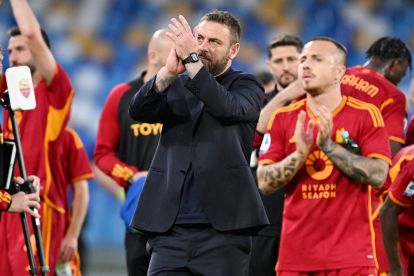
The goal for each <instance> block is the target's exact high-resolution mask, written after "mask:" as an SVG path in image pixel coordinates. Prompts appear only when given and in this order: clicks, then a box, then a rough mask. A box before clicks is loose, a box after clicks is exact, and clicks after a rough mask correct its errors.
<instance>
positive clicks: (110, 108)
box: [94, 84, 138, 187]
mask: <svg viewBox="0 0 414 276" xmlns="http://www.w3.org/2000/svg"><path fill="white" fill-rule="evenodd" d="M127 89H128V86H127V84H121V85H118V86H116V87H115V88H114V89H113V90H112V91H111V92H110V94H109V96H108V98H107V100H106V102H105V104H104V107H103V109H102V113H101V117H100V119H99V127H98V133H97V138H96V146H95V153H94V159H95V163H96V166H97V167H98V168H99V169H101V170H102V171H103V172H104V173H105V174H107V175H109V176H111V177H112V178H113V179H114V180H115V181H116V182H117V183H118V184H119V185H121V186H124V187H127V186H128V184H129V183H128V179H129V178H130V177H131V176H133V175H134V174H135V173H136V172H138V168H136V167H135V166H130V165H128V164H126V163H124V162H121V160H120V159H119V158H118V157H117V155H116V152H117V149H118V146H119V140H120V136H121V129H120V126H119V119H118V107H119V102H120V100H121V97H122V95H123V93H124V92H125V91H126V90H127Z"/></svg>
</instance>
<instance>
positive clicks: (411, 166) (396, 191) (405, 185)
mask: <svg viewBox="0 0 414 276" xmlns="http://www.w3.org/2000/svg"><path fill="white" fill-rule="evenodd" d="M413 175H414V161H409V162H407V163H406V165H405V166H404V167H403V168H401V170H400V172H399V174H398V175H397V177H396V178H395V180H394V182H392V184H391V187H390V190H389V194H388V195H389V197H390V199H391V200H392V201H393V202H394V203H395V204H397V205H399V206H401V207H410V206H412V205H413V203H414V179H413Z"/></svg>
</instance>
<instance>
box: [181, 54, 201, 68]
mask: <svg viewBox="0 0 414 276" xmlns="http://www.w3.org/2000/svg"><path fill="white" fill-rule="evenodd" d="M199 60H200V58H199V57H198V55H197V53H196V52H192V53H190V55H189V56H188V57H186V58H185V59H183V61H182V62H181V63H182V64H183V65H186V64H187V63H194V62H197V61H199Z"/></svg>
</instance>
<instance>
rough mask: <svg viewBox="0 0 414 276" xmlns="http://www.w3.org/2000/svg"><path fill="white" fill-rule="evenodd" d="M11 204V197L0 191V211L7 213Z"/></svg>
mask: <svg viewBox="0 0 414 276" xmlns="http://www.w3.org/2000/svg"><path fill="white" fill-rule="evenodd" d="M10 204H11V195H10V194H9V193H8V192H6V191H4V190H0V211H1V212H4V211H7V210H8V209H9V207H10Z"/></svg>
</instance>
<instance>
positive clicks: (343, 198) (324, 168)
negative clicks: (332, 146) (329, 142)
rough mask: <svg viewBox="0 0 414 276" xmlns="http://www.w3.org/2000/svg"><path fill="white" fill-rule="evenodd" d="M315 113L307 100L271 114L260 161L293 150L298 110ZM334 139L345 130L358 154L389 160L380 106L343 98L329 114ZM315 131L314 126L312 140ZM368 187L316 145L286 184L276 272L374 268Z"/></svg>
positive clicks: (309, 114) (309, 117)
mask: <svg viewBox="0 0 414 276" xmlns="http://www.w3.org/2000/svg"><path fill="white" fill-rule="evenodd" d="M301 110H305V111H306V113H307V116H306V120H305V125H306V124H307V122H308V121H309V120H313V121H314V122H316V118H315V116H314V115H313V114H312V112H311V111H310V110H309V109H308V108H307V106H306V100H302V101H299V102H297V103H295V104H293V105H291V106H288V107H284V108H282V109H280V110H279V111H277V112H276V113H275V114H274V117H273V119H272V121H271V124H270V129H268V131H267V133H266V134H265V136H264V139H263V143H262V146H261V149H260V163H261V164H269V163H274V162H278V161H281V160H282V159H284V158H285V157H286V156H288V155H289V154H291V153H292V152H293V151H295V149H296V146H295V139H294V131H295V126H296V121H297V117H298V114H299V112H300V111H301ZM332 114H333V131H332V139H333V140H334V141H336V142H337V143H341V142H342V135H341V134H342V132H343V131H348V133H349V136H350V137H351V138H352V139H354V140H355V141H356V142H357V143H358V145H359V147H360V151H361V155H363V156H367V157H373V158H380V159H383V160H385V161H387V162H388V163H391V160H390V159H389V156H390V148H389V142H388V139H387V135H386V131H385V128H384V122H383V120H382V117H381V114H380V112H379V110H378V109H377V108H376V107H375V106H373V105H371V104H368V103H365V102H361V101H359V100H357V99H354V98H352V97H346V96H343V100H342V103H341V105H340V106H339V107H338V108H337V109H336V110H335V111H334V112H333V113H332ZM316 133H317V130H316V128H315V130H314V137H315V139H316ZM370 190H371V188H370V186H368V185H365V184H360V183H356V182H351V181H350V180H349V178H347V177H346V176H345V175H344V174H342V173H341V172H340V170H339V169H338V168H337V167H336V166H335V165H334V164H333V162H331V161H330V160H329V158H328V157H327V156H326V155H325V154H324V153H323V152H322V151H321V150H320V149H319V148H317V147H316V146H315V145H314V146H313V147H312V148H311V151H310V154H309V156H308V158H307V160H306V161H305V164H304V166H303V167H302V168H301V169H300V170H299V171H298V173H297V174H296V176H295V177H294V179H293V180H292V181H291V182H290V183H289V184H288V185H287V186H286V187H285V191H286V198H285V209H284V214H283V227H282V234H281V244H280V251H279V262H278V270H286V271H289V270H290V271H316V270H328V269H338V268H346V267H359V266H374V257H373V247H372V242H373V240H372V233H371V231H372V225H371V220H370V214H371V210H370V208H371V202H370V200H371V193H370Z"/></svg>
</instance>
